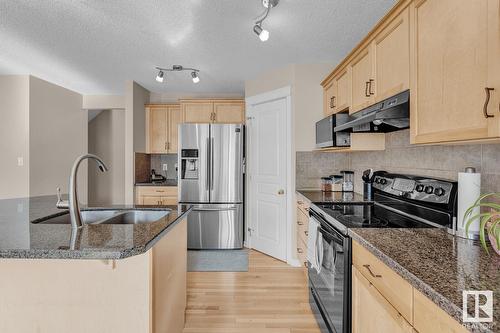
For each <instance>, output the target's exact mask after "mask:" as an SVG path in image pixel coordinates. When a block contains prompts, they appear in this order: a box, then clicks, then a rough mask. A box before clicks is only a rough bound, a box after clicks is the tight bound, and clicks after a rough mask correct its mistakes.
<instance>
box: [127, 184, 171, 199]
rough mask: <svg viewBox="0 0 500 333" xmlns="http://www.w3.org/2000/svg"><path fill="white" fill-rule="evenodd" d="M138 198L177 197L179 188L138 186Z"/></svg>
mask: <svg viewBox="0 0 500 333" xmlns="http://www.w3.org/2000/svg"><path fill="white" fill-rule="evenodd" d="M136 193H137V196H143V195H147V196H159V197H174V196H175V197H177V186H137V187H136Z"/></svg>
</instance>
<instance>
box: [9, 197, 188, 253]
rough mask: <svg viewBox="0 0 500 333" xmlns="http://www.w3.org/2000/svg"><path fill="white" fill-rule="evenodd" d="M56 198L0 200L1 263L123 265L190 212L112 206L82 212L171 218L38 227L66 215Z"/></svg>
mask: <svg viewBox="0 0 500 333" xmlns="http://www.w3.org/2000/svg"><path fill="white" fill-rule="evenodd" d="M56 201H57V199H56V197H55V196H42V197H33V198H22V199H7V200H0V258H20V259H123V258H127V257H131V256H135V255H138V254H142V253H144V252H146V251H148V250H149V249H150V248H151V247H152V246H153V245H154V244H155V243H156V242H157V241H158V240H159V239H161V238H162V237H163V236H164V235H165V234H167V233H168V232H169V231H170V230H171V228H172V227H173V226H175V225H176V224H177V223H178V222H179V221H181V220H182V218H183V217H185V215H186V214H187V213H188V212H189V211H190V207H189V206H184V205H179V206H140V205H114V206H110V207H106V208H99V207H96V208H94V207H93V208H82V210H103V209H115V210H130V209H139V210H162V211H166V210H168V211H169V214H168V215H167V216H166V217H163V218H162V219H160V220H158V221H156V222H153V223H142V224H114V225H113V224H107V225H105V224H94V225H90V224H86V225H84V226H83V227H82V228H80V229H78V230H77V231H72V229H71V225H69V224H37V223H36V222H37V221H38V220H40V219H42V218H44V217H47V216H60V215H64V214H68V211H67V210H58V209H57V208H56V207H55V203H56Z"/></svg>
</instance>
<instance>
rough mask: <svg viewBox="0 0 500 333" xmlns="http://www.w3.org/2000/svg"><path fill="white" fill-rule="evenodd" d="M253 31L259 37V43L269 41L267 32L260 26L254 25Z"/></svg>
mask: <svg viewBox="0 0 500 333" xmlns="http://www.w3.org/2000/svg"><path fill="white" fill-rule="evenodd" d="M253 31H254V32H255V33H256V34H257V35H258V36H259V38H260V40H261V41H263V42H265V41H266V40H268V39H269V31H267V30H266V29H262V27H261V26H260V25H257V24H256V25H254V27H253Z"/></svg>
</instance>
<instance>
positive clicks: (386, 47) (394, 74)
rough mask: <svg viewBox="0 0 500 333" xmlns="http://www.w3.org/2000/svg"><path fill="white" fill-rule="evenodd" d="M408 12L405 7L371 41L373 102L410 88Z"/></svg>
mask: <svg viewBox="0 0 500 333" xmlns="http://www.w3.org/2000/svg"><path fill="white" fill-rule="evenodd" d="M409 19H410V13H409V8H408V7H406V8H405V9H404V10H403V11H402V12H401V13H400V14H399V15H398V16H396V17H395V18H394V19H393V20H392V21H391V22H390V23H388V25H387V26H386V27H385V28H384V29H383V30H382V31H381V32H380V33H379V34H377V36H375V38H374V40H373V43H372V46H371V47H372V51H373V58H374V59H375V60H374V76H373V79H374V80H373V81H372V82H371V91H372V92H374V94H375V102H378V101H381V100H383V99H386V98H388V97H391V96H393V95H395V94H397V93H400V92H402V91H405V90H407V89H409V88H410V22H409Z"/></svg>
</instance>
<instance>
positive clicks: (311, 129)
mask: <svg viewBox="0 0 500 333" xmlns="http://www.w3.org/2000/svg"><path fill="white" fill-rule="evenodd" d="M332 69H333V66H332V65H331V64H294V65H288V66H285V67H283V68H280V69H277V70H274V71H271V72H267V73H264V74H262V75H260V76H259V77H257V78H255V79H252V80H247V81H245V96H246V97H250V96H255V95H258V94H262V93H265V92H269V91H272V90H276V89H279V88H282V87H285V86H291V88H292V112H293V115H294V119H293V124H294V136H293V137H294V140H295V142H294V145H295V150H296V151H311V150H313V149H314V145H315V126H314V125H315V123H316V121H318V120H320V119H321V118H323V89H322V87H321V85H320V83H321V81H322V80H323V79H324V78H325V77H326V76H327V75H328V73H330V72H331V70H332Z"/></svg>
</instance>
